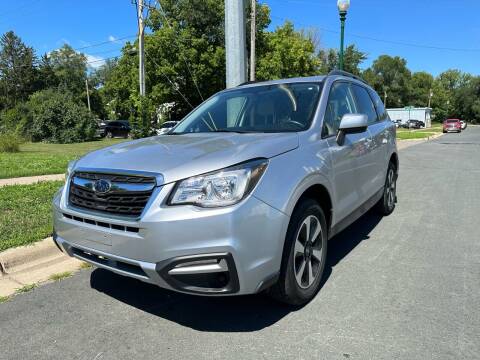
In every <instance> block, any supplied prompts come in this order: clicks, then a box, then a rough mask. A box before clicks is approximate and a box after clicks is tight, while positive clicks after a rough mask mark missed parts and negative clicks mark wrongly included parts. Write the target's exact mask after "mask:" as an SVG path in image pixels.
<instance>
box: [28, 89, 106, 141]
mask: <svg viewBox="0 0 480 360" xmlns="http://www.w3.org/2000/svg"><path fill="white" fill-rule="evenodd" d="M28 108H29V114H30V118H31V122H32V123H31V126H30V129H29V135H30V137H31V139H32V141H46V142H52V143H61V144H67V143H74V142H82V141H88V140H93V138H94V137H95V129H96V126H97V125H96V122H95V118H94V116H93V115H92V114H91V113H90V112H89V111H88V109H87V107H86V106H85V105H84V104H82V103H80V102H77V101H75V99H74V97H73V96H72V95H71V94H70V93H68V92H62V91H58V90H52V89H48V90H43V91H39V92H36V93H35V94H33V95H32V96H31V97H30V100H29V101H28Z"/></svg>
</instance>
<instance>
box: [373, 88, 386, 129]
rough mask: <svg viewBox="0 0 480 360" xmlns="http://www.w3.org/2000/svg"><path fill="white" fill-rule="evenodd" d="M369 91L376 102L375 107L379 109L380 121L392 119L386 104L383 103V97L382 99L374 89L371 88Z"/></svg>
mask: <svg viewBox="0 0 480 360" xmlns="http://www.w3.org/2000/svg"><path fill="white" fill-rule="evenodd" d="M369 93H370V96H371V97H372V99H373V103H374V104H375V109H377V114H378V119H379V120H380V121H383V120H388V119H390V117H389V116H388V113H387V110H386V109H385V105H383V102H382V99H380V96H378V94H377V93H376V92H375V91H373V90H369Z"/></svg>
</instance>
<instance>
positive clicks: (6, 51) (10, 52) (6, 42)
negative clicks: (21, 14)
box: [0, 31, 37, 108]
mask: <svg viewBox="0 0 480 360" xmlns="http://www.w3.org/2000/svg"><path fill="white" fill-rule="evenodd" d="M0 47H1V50H0V89H1V92H0V94H1V95H0V96H1V98H0V99H1V102H0V108H12V107H14V106H15V104H17V103H18V102H19V101H23V100H26V99H27V98H28V96H29V95H30V94H31V93H32V92H33V91H34V90H35V82H36V69H35V63H36V61H37V59H36V56H35V52H34V51H33V48H31V47H29V46H27V45H25V44H24V43H23V42H22V40H21V39H20V38H19V37H18V36H17V35H15V33H14V32H13V31H9V32H7V33H5V34H3V35H2V37H1V38H0Z"/></svg>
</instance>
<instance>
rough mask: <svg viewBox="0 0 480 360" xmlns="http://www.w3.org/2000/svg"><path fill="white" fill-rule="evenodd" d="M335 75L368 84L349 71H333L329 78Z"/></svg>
mask: <svg viewBox="0 0 480 360" xmlns="http://www.w3.org/2000/svg"><path fill="white" fill-rule="evenodd" d="M333 75H339V76H346V77H349V78H352V79H355V80H358V81H361V82H363V83H365V84H366V83H367V82H366V81H365V80H363V79H362V78H361V77H360V76H357V75H353V74H351V73H349V72H347V71H343V70H332V71H330V72H329V73H328V75H327V76H333Z"/></svg>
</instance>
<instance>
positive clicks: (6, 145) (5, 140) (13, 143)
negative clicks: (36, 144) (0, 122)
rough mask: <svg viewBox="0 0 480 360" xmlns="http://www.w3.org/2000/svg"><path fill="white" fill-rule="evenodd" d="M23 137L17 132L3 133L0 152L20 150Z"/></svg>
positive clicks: (0, 135) (0, 137) (0, 136)
mask: <svg viewBox="0 0 480 360" xmlns="http://www.w3.org/2000/svg"><path fill="white" fill-rule="evenodd" d="M22 142H23V141H22V139H21V138H20V137H19V136H17V135H16V134H12V133H3V134H0V153H2V152H5V153H15V152H19V151H20V144H21V143H22Z"/></svg>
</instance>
